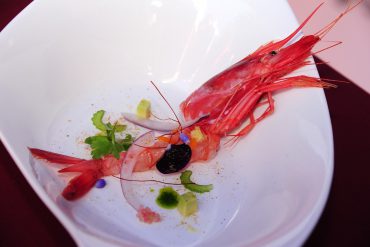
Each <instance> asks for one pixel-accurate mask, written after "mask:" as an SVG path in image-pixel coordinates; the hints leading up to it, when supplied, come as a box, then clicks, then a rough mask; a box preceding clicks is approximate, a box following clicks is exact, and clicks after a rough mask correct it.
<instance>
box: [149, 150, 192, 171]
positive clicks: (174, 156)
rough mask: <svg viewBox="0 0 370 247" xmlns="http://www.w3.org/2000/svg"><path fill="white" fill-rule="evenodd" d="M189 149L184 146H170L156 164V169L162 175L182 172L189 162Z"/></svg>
mask: <svg viewBox="0 0 370 247" xmlns="http://www.w3.org/2000/svg"><path fill="white" fill-rule="evenodd" d="M190 158H191V148H190V147H189V146H188V145H186V144H179V145H174V144H172V145H171V148H170V149H168V150H166V151H165V153H164V154H163V156H162V158H160V159H159V161H158V162H157V165H156V167H157V169H158V171H159V172H161V173H163V174H169V173H174V172H178V171H180V170H182V169H183V168H184V167H185V166H186V165H187V164H188V163H189V161H190Z"/></svg>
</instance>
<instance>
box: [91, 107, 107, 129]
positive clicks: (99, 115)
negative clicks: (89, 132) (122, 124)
mask: <svg viewBox="0 0 370 247" xmlns="http://www.w3.org/2000/svg"><path fill="white" fill-rule="evenodd" d="M104 114H105V111H104V110H100V111H97V112H95V113H94V115H93V116H92V118H91V120H92V122H93V125H94V126H95V127H96V128H97V129H98V130H101V131H105V130H106V129H107V126H106V125H105V124H104V123H103V116H104Z"/></svg>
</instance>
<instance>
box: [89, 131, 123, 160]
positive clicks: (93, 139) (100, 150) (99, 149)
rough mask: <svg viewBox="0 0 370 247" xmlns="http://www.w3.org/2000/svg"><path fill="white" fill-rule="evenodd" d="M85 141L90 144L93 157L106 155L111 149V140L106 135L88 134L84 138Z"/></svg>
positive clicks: (97, 157)
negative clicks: (88, 135)
mask: <svg viewBox="0 0 370 247" xmlns="http://www.w3.org/2000/svg"><path fill="white" fill-rule="evenodd" d="M85 143H87V144H89V145H90V147H91V149H92V150H91V155H92V157H93V159H99V158H101V157H103V156H105V155H108V154H110V153H112V150H113V145H112V142H111V141H109V139H108V138H107V137H106V136H90V137H88V138H86V139H85ZM118 158H119V156H118Z"/></svg>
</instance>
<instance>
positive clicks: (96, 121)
mask: <svg viewBox="0 0 370 247" xmlns="http://www.w3.org/2000/svg"><path fill="white" fill-rule="evenodd" d="M104 114H105V111H104V110H100V111H97V112H96V113H94V115H93V117H92V118H91V120H92V122H93V125H94V126H95V127H96V128H97V129H98V130H100V132H99V133H97V134H96V135H95V136H90V137H88V138H86V139H85V143H86V144H89V145H90V147H91V149H92V150H91V155H92V157H93V159H99V158H101V157H103V156H105V155H109V154H112V155H113V156H114V157H115V158H117V159H119V158H120V153H121V152H122V151H126V150H127V149H128V148H129V147H130V146H131V144H132V142H133V138H132V136H131V135H130V134H126V136H125V138H124V139H122V140H117V139H116V133H120V132H122V131H124V130H125V129H126V125H122V124H118V123H117V122H116V123H114V124H112V123H109V122H108V123H103V117H104Z"/></svg>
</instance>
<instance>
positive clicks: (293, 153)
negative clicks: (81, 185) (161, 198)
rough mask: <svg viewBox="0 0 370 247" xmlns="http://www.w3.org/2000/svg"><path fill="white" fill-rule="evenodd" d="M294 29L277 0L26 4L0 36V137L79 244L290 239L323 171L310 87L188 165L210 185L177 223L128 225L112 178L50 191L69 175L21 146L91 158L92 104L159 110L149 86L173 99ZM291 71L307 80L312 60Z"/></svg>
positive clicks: (329, 148)
mask: <svg viewBox="0 0 370 247" xmlns="http://www.w3.org/2000/svg"><path fill="white" fill-rule="evenodd" d="M295 27H297V22H296V20H295V17H294V15H293V13H292V11H291V9H290V7H289V5H288V4H287V2H286V1H284V0H278V1H267V0H265V1H260V0H259V1H257V0H234V1H218V0H215V1H210V0H209V1H207V0H198V1H195V0H194V1H183V0H171V1H165V0H140V1H128V0H127V1H126V0H115V1H114V0H113V1H101V0H90V1H88V2H86V1H72V0H65V1H46V0H39V1H35V2H33V3H32V4H31V5H30V6H28V7H27V8H26V9H25V10H24V11H23V12H22V13H21V14H20V15H19V16H17V17H16V18H15V19H14V20H13V21H12V22H11V23H10V24H9V25H8V26H7V27H6V28H5V29H4V30H3V32H2V33H1V34H0V87H1V88H0V89H1V90H0V99H1V104H0V114H1V116H2V117H1V122H0V137H1V140H2V142H3V143H4V144H5V146H6V148H7V149H8V151H9V152H10V154H11V155H12V157H13V159H14V160H15V162H16V163H17V165H18V166H19V168H20V169H21V171H22V173H23V174H24V176H25V177H26V179H27V180H28V181H29V183H30V184H31V186H32V187H33V189H34V190H35V191H36V193H37V194H38V195H39V196H40V198H41V199H42V200H43V202H44V203H45V204H46V205H47V206H48V207H49V209H50V210H51V211H52V212H53V213H54V214H55V216H56V217H57V218H58V219H59V220H60V221H61V222H62V224H63V225H64V226H65V227H66V228H67V230H68V231H69V232H70V233H71V235H72V236H73V238H74V239H75V240H76V242H77V243H78V244H79V245H80V246H115V245H120V246H122V245H124V246H174V245H175V244H176V246H299V245H300V244H302V243H303V241H304V240H305V238H306V237H307V236H308V234H309V233H310V231H311V230H312V228H313V226H314V225H315V223H316V222H317V220H318V218H319V215H320V213H321V211H322V209H323V206H324V204H325V202H326V199H327V196H328V191H329V187H330V183H331V179H332V170H333V144H332V132H331V125H330V119H329V115H328V110H327V106H326V101H325V97H324V94H323V91H322V90H320V89H293V90H289V91H284V92H280V93H277V94H276V95H274V98H275V100H276V112H275V113H274V114H273V116H271V117H269V118H268V119H266V120H264V121H263V122H262V123H260V124H259V125H258V126H257V127H256V128H255V129H254V130H253V131H252V133H250V134H249V135H248V136H247V137H246V138H244V139H242V140H241V141H240V142H239V143H238V145H236V146H235V147H234V148H233V149H230V148H229V149H228V148H223V149H222V150H221V151H220V153H219V154H218V156H217V157H216V158H215V159H214V160H212V161H210V162H208V163H207V164H204V165H193V166H192V167H191V169H192V170H193V171H194V173H195V174H194V179H196V180H197V181H199V182H203V183H208V182H211V183H213V184H214V187H215V189H214V190H213V191H212V192H211V193H208V194H207V195H203V196H200V211H199V213H198V216H197V217H196V218H190V219H187V220H185V223H184V222H182V223H183V224H180V223H181V222H180V221H181V219H179V218H178V217H177V218H176V212H168V216H167V217H166V218H167V220H164V221H163V222H162V223H160V224H155V225H144V224H142V223H140V222H138V221H137V219H136V217H135V212H134V211H133V210H132V209H131V208H130V207H129V206H128V204H127V203H126V202H125V200H124V198H123V197H122V194H121V191H120V185H119V181H118V180H116V179H114V178H108V186H107V187H106V189H104V190H97V189H93V191H92V192H90V193H89V194H88V195H87V196H86V197H84V198H83V199H81V200H79V201H76V202H72V203H71V202H67V201H65V200H63V199H62V198H61V197H60V196H59V192H60V190H61V189H62V188H63V186H64V185H65V180H64V179H65V177H61V176H59V175H58V174H57V173H56V172H55V169H52V168H49V167H47V166H45V165H44V164H42V163H40V162H33V161H32V159H30V156H29V153H28V150H27V146H31V147H37V148H42V149H47V150H51V151H55V152H60V153H65V154H69V155H74V156H78V157H85V158H88V151H87V150H86V149H85V148H86V146H85V145H84V144H82V143H81V140H83V138H84V137H86V136H88V135H91V134H93V133H94V129H93V127H92V125H91V123H90V118H91V115H92V114H93V113H94V112H95V111H96V110H99V109H105V110H106V111H107V112H109V113H110V114H111V116H112V117H113V118H118V117H119V113H120V112H123V111H130V110H132V109H133V107H134V106H135V105H136V104H137V102H138V101H139V100H140V99H141V98H145V97H146V98H150V99H151V100H152V102H153V105H154V106H155V107H157V109H165V108H163V104H162V103H163V102H162V101H161V99H160V98H159V97H158V94H157V93H156V92H155V91H154V89H153V88H152V87H151V85H150V84H149V83H148V82H149V81H150V80H153V81H155V82H157V85H158V86H159V87H160V88H161V90H162V91H163V92H164V93H165V94H166V95H167V98H168V100H169V101H170V102H171V104H172V105H173V106H178V104H179V103H180V102H181V101H182V100H183V99H184V98H185V97H186V96H187V95H188V94H189V93H190V92H191V91H193V90H194V89H195V88H196V87H198V86H199V85H201V84H202V83H203V82H205V81H206V80H207V79H209V78H210V77H211V76H213V75H215V74H216V73H218V72H220V71H222V70H223V69H225V68H226V67H228V66H229V65H231V64H232V63H234V62H236V61H238V60H239V59H241V58H243V57H245V56H246V55H247V54H249V53H250V52H252V51H253V50H255V49H256V48H257V47H258V46H260V45H262V44H264V43H266V42H267V41H270V40H272V39H278V38H283V37H285V36H286V35H287V34H289V33H290V32H291V31H293V30H294V28H295ZM301 73H304V74H308V75H313V76H316V75H317V72H316V70H315V68H314V67H306V68H304V69H302V70H301ZM161 107H162V108H161ZM163 113H164V114H165V115H166V114H169V113H168V112H166V111H165V110H164V112H163ZM30 161H32V162H30ZM152 197H153V196H152ZM189 229H192V230H191V231H189ZM194 229H195V231H193V230H194Z"/></svg>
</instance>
